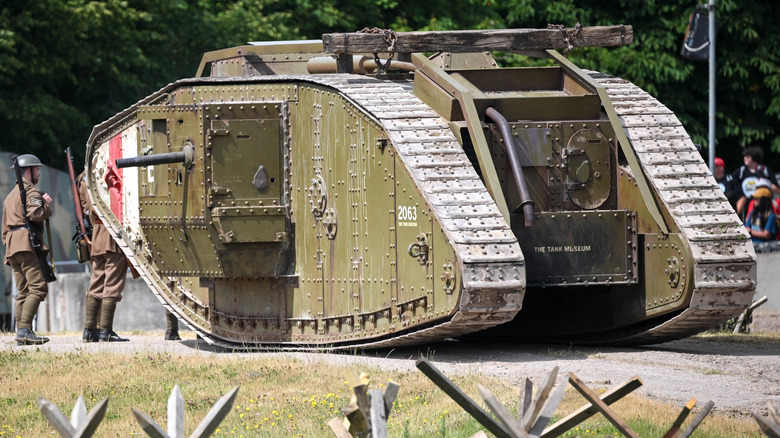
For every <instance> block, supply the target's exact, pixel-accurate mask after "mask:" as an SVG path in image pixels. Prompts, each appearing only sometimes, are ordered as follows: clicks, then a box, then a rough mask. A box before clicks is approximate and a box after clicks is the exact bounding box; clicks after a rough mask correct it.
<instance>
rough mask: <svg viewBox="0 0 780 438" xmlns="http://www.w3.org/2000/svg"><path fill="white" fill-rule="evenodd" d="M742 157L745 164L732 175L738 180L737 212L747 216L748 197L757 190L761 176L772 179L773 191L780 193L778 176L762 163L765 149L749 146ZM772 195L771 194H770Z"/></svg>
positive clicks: (741, 215)
mask: <svg viewBox="0 0 780 438" xmlns="http://www.w3.org/2000/svg"><path fill="white" fill-rule="evenodd" d="M742 157H743V159H744V162H745V165H744V166H741V167H740V168H739V169H737V170H736V171H735V172H734V173H733V174H732V175H733V176H734V179H735V180H736V184H737V190H738V192H739V199H738V200H737V214H738V215H740V217H745V216H744V215H745V206H746V204H747V201H748V198H750V197H752V196H753V193H754V192H755V191H756V183H757V182H758V180H759V179H761V178H766V179H768V180H769V181H770V183H771V184H772V185H771V191H772V193H780V187H778V183H777V178H775V174H774V172H772V171H771V170H769V168H768V167H766V166H764V165H763V164H761V161H762V160H763V158H764V151H763V150H762V149H761V147H759V146H751V147H747V148H745V149H744V150H743V151H742ZM770 197H771V196H770Z"/></svg>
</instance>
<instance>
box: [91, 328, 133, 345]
mask: <svg viewBox="0 0 780 438" xmlns="http://www.w3.org/2000/svg"><path fill="white" fill-rule="evenodd" d="M98 339H99V340H100V342H127V341H129V340H130V339H127V338H120V337H119V335H118V334H116V333H114V331H113V330H104V329H101V330H100V334H99V335H98Z"/></svg>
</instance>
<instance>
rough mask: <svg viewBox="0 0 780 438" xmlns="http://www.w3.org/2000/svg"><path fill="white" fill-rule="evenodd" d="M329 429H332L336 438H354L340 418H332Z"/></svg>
mask: <svg viewBox="0 0 780 438" xmlns="http://www.w3.org/2000/svg"><path fill="white" fill-rule="evenodd" d="M328 427H330V430H331V431H332V432H333V435H336V438H352V434H350V433H349V431H348V430H347V428H346V427H344V424H342V423H341V420H339V419H338V418H331V419H330V421H328Z"/></svg>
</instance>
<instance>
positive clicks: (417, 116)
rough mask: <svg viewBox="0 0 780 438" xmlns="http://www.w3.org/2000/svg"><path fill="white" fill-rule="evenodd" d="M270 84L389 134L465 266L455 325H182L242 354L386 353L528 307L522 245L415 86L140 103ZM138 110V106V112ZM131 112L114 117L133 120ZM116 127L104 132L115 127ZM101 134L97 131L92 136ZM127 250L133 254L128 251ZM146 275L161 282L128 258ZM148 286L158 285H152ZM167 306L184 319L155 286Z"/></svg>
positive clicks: (318, 78) (340, 86) (368, 83)
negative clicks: (333, 335) (296, 333)
mask: <svg viewBox="0 0 780 438" xmlns="http://www.w3.org/2000/svg"><path fill="white" fill-rule="evenodd" d="M268 82H298V83H308V84H312V85H315V86H316V85H319V86H325V87H329V88H333V89H336V90H338V91H339V92H340V93H341V95H342V96H344V97H345V98H346V99H347V100H348V101H350V102H351V103H352V104H354V105H355V106H356V107H360V108H362V109H363V110H365V112H366V113H368V114H369V115H370V116H372V117H373V118H374V119H375V120H376V121H377V122H378V123H379V124H381V125H382V126H383V127H384V129H385V131H386V132H387V134H388V136H389V137H390V140H391V142H392V144H393V147H394V148H395V151H396V153H397V154H398V156H399V158H400V159H401V160H402V161H403V162H404V163H405V164H406V167H407V168H408V169H409V171H410V174H411V175H412V177H413V179H414V180H415V182H416V184H417V187H418V189H419V190H420V192H421V193H422V194H423V196H424V197H425V198H426V200H427V202H428V205H429V206H430V208H431V211H432V213H433V214H434V215H435V216H436V218H437V219H438V221H439V223H440V224H441V226H442V227H443V230H444V232H445V234H446V235H447V237H448V238H449V240H450V242H451V244H452V245H453V247H454V248H455V251H456V252H457V257H458V259H459V260H460V262H461V267H462V269H461V272H460V273H459V274H460V280H461V281H462V284H463V290H462V292H461V300H460V305H459V308H458V310H457V312H456V313H455V314H454V315H453V316H452V317H451V318H450V320H448V321H446V322H443V323H440V324H437V325H433V326H430V327H424V328H420V329H418V330H414V329H412V330H413V331H410V332H408V333H404V334H399V335H397V336H393V335H390V336H389V337H387V338H384V339H376V340H366V341H365V342H361V341H354V342H350V343H345V344H338V345H332V346H328V345H327V344H312V345H301V344H272V345H265V344H258V345H251V344H247V343H239V342H235V343H234V342H230V341H227V340H224V339H220V338H217V337H215V336H213V335H211V334H209V333H205V332H203V331H202V330H200V329H198V328H196V327H194V326H193V325H191V324H189V323H187V322H186V320H183V322H184V323H185V324H186V325H187V326H188V327H189V328H190V329H192V330H193V331H195V332H196V333H197V334H198V335H200V336H201V337H202V338H203V339H204V340H206V341H207V342H208V343H210V344H213V345H217V346H220V347H224V348H229V349H230V348H233V349H241V350H295V351H307V350H344V349H354V348H386V347H399V346H406V345H412V344H421V343H426V342H435V341H440V340H443V339H446V338H450V337H457V336H462V335H465V334H469V333H473V332H476V331H480V330H484V329H487V328H490V327H493V326H496V325H499V324H503V323H505V322H508V321H511V320H512V319H513V318H514V316H515V315H516V314H517V312H518V311H519V310H520V308H521V306H522V299H523V294H524V291H525V271H524V269H525V267H524V259H523V255H522V251H521V249H520V246H519V244H518V242H517V239H516V238H515V236H514V234H513V233H512V231H511V228H510V226H509V225H508V224H507V223H506V221H505V220H504V218H503V216H501V213H500V212H499V210H498V207H497V206H496V205H495V202H494V201H493V198H492V197H491V196H490V194H489V193H488V191H487V189H486V188H485V186H484V184H483V183H482V182H481V180H480V178H479V176H478V175H477V173H476V171H475V170H474V168H473V166H472V165H471V163H470V161H469V159H468V157H467V156H466V154H465V153H464V151H463V148H462V147H461V145H460V144H459V143H458V141H457V139H456V138H455V136H454V134H453V133H452V131H451V130H450V128H449V126H448V124H447V122H446V121H445V120H444V119H442V118H441V117H440V116H439V115H438V114H436V112H434V111H433V110H432V109H431V108H430V107H428V106H427V105H426V104H424V103H423V102H422V101H421V100H420V99H419V98H417V97H416V96H414V95H413V94H412V92H411V91H412V88H413V84H412V83H411V82H393V81H386V80H384V81H383V80H377V79H374V78H369V77H365V76H357V75H342V74H332V75H306V76H281V75H279V76H253V77H251V78H243V77H241V78H197V79H184V80H180V81H177V82H175V83H172V84H169V85H168V86H167V87H165V88H163V89H162V90H160V91H159V92H157V93H155V94H154V95H152V96H149V97H147V98H146V99H144V100H143V101H141V102H139V104H143V103H144V102H148V101H151V100H153V99H154V97H155V96H159V95H160V94H162V93H166V92H170V91H172V90H174V89H176V88H178V87H183V86H196V85H214V84H218V85H231V84H237V85H238V84H247V83H268ZM139 104H136V106H138V105H139ZM131 112H132V108H129V109H128V110H126V111H124V112H123V113H121V114H118V115H117V116H115V119H120V118H121V116H122V115H123V114H124V116H127V115H129V114H130V113H131ZM109 122H110V121H107V122H104V123H103V124H102V125H101V126H104V125H110V123H109ZM93 135H94V133H93ZM121 246H123V247H124V249H125V251H126V252H128V251H129V249H128V248H127V246H126V245H121ZM129 258H130V260H131V261H133V264H134V265H136V267H137V268H138V271H139V272H140V273H141V274H142V276H143V277H145V278H147V277H149V276H153V277H157V274H156V273H153V272H148V271H147V270H146V269H144V267H142V266H137V265H138V262H137V261H135V260H134V258H133V257H129ZM147 283H148V284H150V285H151V284H154V283H159V282H156V281H147ZM152 290H153V292H154V293H155V295H156V296H157V297H158V299H159V300H160V301H161V302H162V304H163V306H164V307H166V308H168V309H170V310H171V311H173V312H174V313H177V312H176V311H175V310H174V309H173V307H174V306H172V305H171V304H169V303H168V302H167V301H166V300H165V299H164V298H163V297H162V296H161V295H160V294H159V293H158V292H157V291H156V290H155V289H154V288H153V287H152Z"/></svg>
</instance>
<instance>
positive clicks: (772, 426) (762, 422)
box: [753, 412, 780, 438]
mask: <svg viewBox="0 0 780 438" xmlns="http://www.w3.org/2000/svg"><path fill="white" fill-rule="evenodd" d="M753 418H755V419H756V422H757V423H758V427H759V428H761V432H764V435H766V436H768V437H769V438H780V424H777V423H773V422H772V421H771V420H770V419H769V418H768V417H767V418H764V417H762V416H761V415H758V414H756V413H755V412H753Z"/></svg>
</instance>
